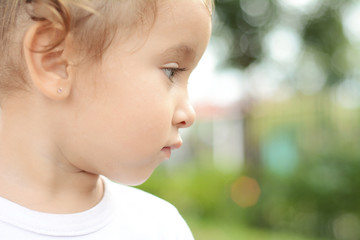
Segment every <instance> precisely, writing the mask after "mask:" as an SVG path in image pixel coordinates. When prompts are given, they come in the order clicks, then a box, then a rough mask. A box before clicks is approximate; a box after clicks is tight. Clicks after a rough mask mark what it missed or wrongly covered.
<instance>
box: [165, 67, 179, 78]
mask: <svg viewBox="0 0 360 240" xmlns="http://www.w3.org/2000/svg"><path fill="white" fill-rule="evenodd" d="M176 70H177V69H176V68H163V71H164V73H165V75H166V76H167V77H168V78H169V79H170V80H171V79H172V78H173V77H174V76H175V75H176V73H177V71H176Z"/></svg>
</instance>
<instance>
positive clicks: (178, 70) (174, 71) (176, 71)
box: [162, 68, 186, 82]
mask: <svg viewBox="0 0 360 240" xmlns="http://www.w3.org/2000/svg"><path fill="white" fill-rule="evenodd" d="M162 70H163V71H164V73H165V75H166V76H167V77H168V78H169V80H170V81H171V82H173V78H174V77H175V76H176V75H177V74H179V73H181V72H184V71H186V68H163V69H162ZM167 72H168V73H169V74H167Z"/></svg>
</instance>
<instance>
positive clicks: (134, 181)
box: [105, 171, 153, 186]
mask: <svg viewBox="0 0 360 240" xmlns="http://www.w3.org/2000/svg"><path fill="white" fill-rule="evenodd" d="M152 173H153V171H151V172H149V173H147V174H144V175H141V174H136V175H135V176H132V175H127V176H124V175H122V176H119V175H117V176H106V175H105V177H107V178H109V179H110V180H111V181H113V182H116V183H119V184H123V185H128V186H139V185H141V184H143V183H144V182H146V180H148V179H149V177H150V176H151V174H152Z"/></svg>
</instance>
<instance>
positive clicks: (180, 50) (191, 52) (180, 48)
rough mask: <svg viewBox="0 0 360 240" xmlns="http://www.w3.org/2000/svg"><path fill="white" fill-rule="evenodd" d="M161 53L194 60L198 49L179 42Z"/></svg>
mask: <svg viewBox="0 0 360 240" xmlns="http://www.w3.org/2000/svg"><path fill="white" fill-rule="evenodd" d="M161 55H162V56H175V57H179V58H183V59H185V60H193V59H194V58H195V56H196V51H195V49H194V48H192V47H190V46H188V45H186V44H179V45H176V46H173V47H170V48H168V49H166V50H165V51H164V52H163V53H162V54H161Z"/></svg>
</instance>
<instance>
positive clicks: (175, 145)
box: [166, 140, 182, 150]
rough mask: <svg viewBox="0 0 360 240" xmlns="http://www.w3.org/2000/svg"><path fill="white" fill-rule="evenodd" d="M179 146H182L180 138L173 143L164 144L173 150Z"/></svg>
mask: <svg viewBox="0 0 360 240" xmlns="http://www.w3.org/2000/svg"><path fill="white" fill-rule="evenodd" d="M181 146H182V140H179V141H177V142H175V143H173V144H170V145H168V146H166V148H170V149H171V150H174V149H178V148H180V147H181Z"/></svg>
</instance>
